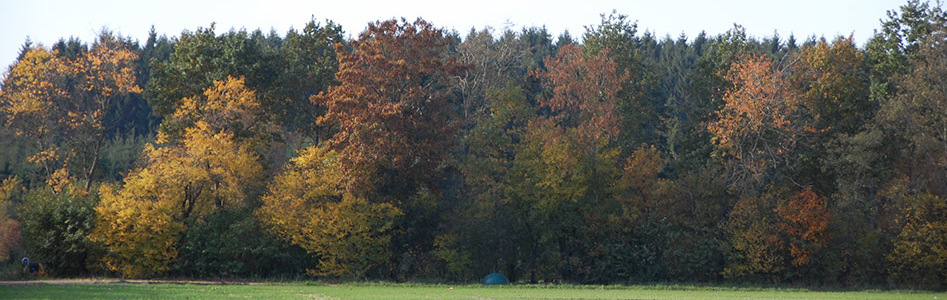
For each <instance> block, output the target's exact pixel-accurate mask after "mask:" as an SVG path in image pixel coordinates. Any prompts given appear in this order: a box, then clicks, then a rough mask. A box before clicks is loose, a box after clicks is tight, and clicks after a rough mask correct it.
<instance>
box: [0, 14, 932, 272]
mask: <svg viewBox="0 0 947 300" xmlns="http://www.w3.org/2000/svg"><path fill="white" fill-rule="evenodd" d="M879 18H880V19H881V21H880V24H879V27H878V28H879V29H878V30H877V31H876V33H875V35H874V36H873V37H872V38H871V39H870V41H868V42H867V43H865V44H864V45H863V46H861V47H859V46H858V45H856V43H855V42H854V41H853V40H852V38H851V37H845V36H840V37H831V38H818V37H811V38H806V39H805V40H803V41H800V40H797V39H796V38H795V37H792V36H790V37H788V38H786V39H783V38H782V37H780V36H778V35H777V34H774V35H773V36H770V37H764V38H761V39H760V38H756V37H751V36H747V34H746V32H745V30H744V28H743V27H741V26H739V25H735V26H734V27H733V28H732V29H731V30H729V31H727V32H725V33H722V34H719V35H716V36H710V35H707V34H700V35H698V36H696V37H685V36H680V37H678V38H671V37H664V38H661V37H656V36H654V35H653V34H651V33H649V32H647V31H640V30H639V28H638V24H636V23H635V22H633V21H632V20H631V19H630V18H628V17H627V16H624V15H620V14H616V13H612V14H610V15H603V17H602V20H601V23H600V24H597V25H594V26H589V27H588V28H587V29H586V32H584V33H583V34H582V36H580V37H574V36H571V35H569V34H568V33H564V34H561V35H558V36H557V37H556V38H555V39H554V38H553V36H552V34H551V33H550V32H548V31H547V30H546V29H544V28H523V29H520V30H517V29H512V28H506V29H503V30H495V29H481V30H476V29H475V30H471V31H470V32H468V33H466V34H461V33H458V32H451V31H445V30H444V29H441V28H439V27H437V26H436V25H434V24H430V23H428V22H425V21H423V20H421V19H418V20H417V21H411V20H404V19H401V20H385V21H377V22H373V23H370V24H368V26H367V29H364V31H362V32H360V33H359V34H357V36H356V37H354V38H351V39H346V38H345V37H344V36H345V33H344V32H343V29H342V28H340V26H338V25H336V24H335V23H333V22H331V21H324V22H319V21H316V20H315V19H314V20H313V21H311V22H310V23H308V24H306V25H305V27H304V28H303V29H302V30H290V31H289V32H286V33H285V34H283V35H280V34H279V33H277V32H270V33H263V32H261V31H259V30H257V31H252V32H248V31H246V30H233V29H231V30H229V31H226V32H220V31H218V30H217V28H215V27H214V25H213V24H211V25H210V26H209V27H207V28H197V29H196V30H194V31H184V32H182V33H181V35H180V36H175V37H170V38H168V37H164V36H160V37H159V36H157V35H156V34H155V33H154V30H152V34H151V36H150V37H149V38H148V40H146V41H144V43H140V42H139V41H134V40H131V39H129V38H125V37H122V36H121V35H119V34H115V33H112V32H108V31H103V32H102V33H101V34H100V35H99V37H98V38H97V39H96V40H95V41H94V42H92V43H91V44H88V43H87V42H85V41H80V40H76V39H68V40H66V39H63V40H61V41H59V42H58V43H55V44H53V45H39V44H33V43H31V42H30V41H27V42H26V43H25V44H24V45H23V48H22V50H21V52H20V55H19V57H18V59H17V61H15V62H13V63H12V64H11V65H10V66H9V68H7V69H6V71H5V73H4V75H3V83H2V90H0V122H2V123H3V124H4V125H5V126H3V127H2V129H0V136H2V137H0V140H2V141H3V145H2V147H0V179H2V182H3V184H2V187H0V262H2V263H0V264H2V267H0V270H2V272H0V275H2V277H4V278H23V277H24V276H35V275H24V273H23V272H22V267H21V266H20V262H19V260H20V258H22V257H24V256H28V257H30V258H31V259H32V260H33V261H36V262H40V263H42V264H43V270H41V271H42V272H45V273H47V274H48V275H50V276H89V275H95V276H120V277H124V278H141V277H145V278H154V277H185V278H224V279H230V278H243V279H254V278H274V277H275V278H303V276H311V277H315V278H341V279H372V280H394V281H410V280H444V281H475V280H477V279H479V278H480V277H481V276H483V275H484V274H487V273H489V272H491V271H499V272H501V273H504V274H506V275H507V276H509V277H510V278H511V279H512V280H514V281H517V282H540V283H550V282H567V283H635V282H718V283H728V282H731V283H745V282H752V283H762V284H771V283H776V284H802V285H817V286H823V285H825V286H843V287H859V286H916V287H928V288H943V287H945V286H947V13H945V12H944V11H943V10H942V8H941V7H940V5H939V4H928V3H922V2H918V1H916V0H912V1H910V2H908V3H907V4H906V5H904V6H902V7H900V8H898V9H894V10H892V11H890V12H889V13H888V15H887V16H879Z"/></svg>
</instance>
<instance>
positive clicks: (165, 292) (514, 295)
mask: <svg viewBox="0 0 947 300" xmlns="http://www.w3.org/2000/svg"><path fill="white" fill-rule="evenodd" d="M0 299H56V300H63V299H940V300H944V299H947V293H932V292H911V291H859V292H818V291H806V290H801V289H749V288H725V287H694V286H545V285H544V286H535V285H511V286H498V287H486V286H481V285H463V286H450V285H426V284H390V283H375V284H372V283H353V284H340V285H326V284H306V283H295V284H253V285H195V284H168V283H162V284H152V283H116V282H110V283H89V282H84V283H83V282H79V283H68V284H64V283H55V284H50V283H31V284H14V285H3V284H0Z"/></svg>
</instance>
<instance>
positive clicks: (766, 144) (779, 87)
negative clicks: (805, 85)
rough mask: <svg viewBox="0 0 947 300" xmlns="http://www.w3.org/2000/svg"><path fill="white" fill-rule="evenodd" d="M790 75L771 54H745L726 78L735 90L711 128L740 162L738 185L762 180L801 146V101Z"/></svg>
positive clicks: (736, 164)
mask: <svg viewBox="0 0 947 300" xmlns="http://www.w3.org/2000/svg"><path fill="white" fill-rule="evenodd" d="M784 77H785V76H784V74H783V71H782V70H780V69H778V68H775V67H774V63H773V62H772V60H770V59H769V58H768V57H766V56H765V55H742V56H741V57H740V58H738V59H737V60H736V61H734V62H733V63H732V64H731V65H730V70H729V72H727V76H726V78H727V80H728V81H730V82H732V83H733V86H732V87H731V88H730V89H728V90H727V92H726V94H725V95H724V98H723V101H724V106H723V107H722V108H721V109H720V110H718V111H717V112H716V114H717V120H716V121H715V122H712V123H710V124H709V125H708V130H709V131H710V133H711V134H713V138H712V141H713V143H714V145H715V146H716V148H717V150H718V151H719V152H718V153H720V154H722V155H721V156H722V157H725V158H729V159H732V160H733V162H734V165H733V166H734V168H733V172H732V174H733V175H734V176H735V178H733V179H732V182H734V183H747V180H755V181H757V182H762V181H761V180H762V179H763V177H764V176H765V175H766V174H767V173H769V172H768V170H771V169H772V168H773V167H775V166H776V165H778V163H779V162H780V159H782V158H784V157H785V155H784V154H786V153H787V152H788V151H790V150H792V149H793V147H794V146H795V143H796V139H797V137H798V135H799V133H800V131H799V124H796V123H795V122H794V121H793V113H794V112H796V110H797V106H798V103H799V100H798V99H797V97H796V95H795V93H794V91H793V89H791V88H790V86H789V85H787V84H786V79H785V78H784Z"/></svg>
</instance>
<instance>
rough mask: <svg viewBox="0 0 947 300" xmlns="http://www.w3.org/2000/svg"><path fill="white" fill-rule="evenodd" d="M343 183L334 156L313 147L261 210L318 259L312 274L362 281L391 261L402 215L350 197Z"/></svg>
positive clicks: (279, 181)
mask: <svg viewBox="0 0 947 300" xmlns="http://www.w3.org/2000/svg"><path fill="white" fill-rule="evenodd" d="M343 178H344V177H343V175H342V171H341V170H340V168H339V161H338V155H337V154H336V152H335V151H333V150H327V149H326V148H325V147H320V146H313V147H309V148H307V149H305V150H303V151H302V152H301V153H300V154H299V156H297V157H295V158H293V160H292V162H291V164H290V166H289V167H288V170H286V171H285V172H284V173H283V174H281V175H279V176H277V177H276V178H275V179H274V181H273V183H272V184H271V185H270V187H269V190H270V192H269V194H268V195H266V196H264V197H263V206H262V207H260V209H259V210H258V211H257V213H258V215H259V217H260V219H261V221H262V222H263V223H264V224H266V226H268V227H269V228H270V230H272V231H273V232H275V233H276V234H277V235H279V236H281V237H283V238H285V239H288V240H290V241H291V242H292V243H294V244H296V245H299V246H300V247H302V248H303V249H306V251H308V252H309V253H313V254H315V255H317V256H318V257H319V267H318V269H314V270H309V273H310V274H311V275H332V276H343V277H355V278H362V277H364V276H365V275H366V273H367V272H370V271H371V270H372V269H373V268H375V267H378V266H381V265H382V264H384V263H385V262H387V261H388V260H389V258H390V256H391V251H390V249H389V247H388V246H389V244H390V242H391V233H390V229H391V228H392V227H393V226H394V222H395V220H396V218H397V217H398V216H400V215H401V211H400V210H399V209H398V208H396V207H395V206H393V205H391V204H390V203H372V202H371V201H368V200H367V199H365V198H364V197H359V196H356V195H354V194H352V193H350V192H347V191H346V190H345V188H344V183H345V181H343Z"/></svg>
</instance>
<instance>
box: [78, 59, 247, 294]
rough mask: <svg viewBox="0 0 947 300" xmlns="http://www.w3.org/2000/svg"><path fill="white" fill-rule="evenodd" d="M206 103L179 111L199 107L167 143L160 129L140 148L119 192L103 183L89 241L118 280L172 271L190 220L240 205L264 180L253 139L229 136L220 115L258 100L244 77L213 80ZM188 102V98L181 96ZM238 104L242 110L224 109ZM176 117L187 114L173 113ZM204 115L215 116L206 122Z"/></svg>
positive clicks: (193, 221) (236, 112) (243, 111)
mask: <svg viewBox="0 0 947 300" xmlns="http://www.w3.org/2000/svg"><path fill="white" fill-rule="evenodd" d="M206 94H207V95H213V96H212V97H207V100H206V101H201V102H202V103H200V104H195V105H185V106H182V107H181V108H179V110H196V111H197V112H198V113H196V114H194V115H195V116H196V117H195V118H194V121H193V122H192V123H191V125H190V126H189V127H187V128H185V129H184V130H183V134H182V135H181V136H180V137H178V138H176V140H175V141H171V140H170V139H169V138H168V136H167V135H165V134H161V135H159V137H158V140H157V142H156V143H155V144H152V145H148V146H146V147H145V150H144V151H143V155H142V159H143V160H144V162H143V165H144V167H142V168H140V169H138V170H135V171H134V172H132V173H131V174H130V175H129V176H127V177H126V178H125V182H124V185H123V186H122V187H121V188H120V189H118V190H117V191H116V190H115V189H114V188H112V187H108V186H105V187H103V188H102V190H101V191H100V194H101V201H100V203H99V205H98V206H97V207H96V213H97V222H96V227H95V229H94V231H93V233H92V238H93V239H94V240H95V241H97V242H99V243H101V244H102V245H104V246H105V248H106V249H107V251H108V253H107V254H106V257H105V262H106V264H107V265H108V266H109V267H110V268H111V269H112V270H113V271H118V272H119V273H121V275H122V276H123V277H148V276H153V275H157V274H161V273H162V272H165V271H167V270H168V269H169V266H170V264H171V262H173V260H174V259H175V258H176V257H177V250H176V248H175V243H176V242H177V241H178V240H179V238H180V236H181V235H182V234H183V233H184V232H185V231H186V230H187V228H188V227H189V226H191V225H193V224H194V223H195V222H199V221H200V220H201V219H202V218H203V217H206V216H208V215H210V214H212V213H214V212H215V211H217V210H220V209H224V208H231V207H236V206H239V205H242V204H243V203H244V202H245V200H246V199H247V197H248V193H249V192H250V191H252V190H254V189H255V188H257V187H258V183H259V182H260V181H262V176H263V168H262V166H261V164H260V162H259V157H258V156H257V155H256V152H255V151H254V149H253V147H252V145H251V143H249V142H247V141H245V140H241V139H238V138H236V137H235V136H234V134H233V133H230V132H229V131H228V130H227V128H228V127H229V126H227V125H226V124H224V125H222V124H220V123H221V122H218V120H219V118H216V117H212V118H206V117H204V116H205V115H206V116H212V115H213V116H219V115H226V114H227V113H228V112H229V113H232V114H234V116H235V118H237V119H244V118H250V117H242V116H239V115H240V114H243V113H252V112H253V110H254V109H257V108H258V107H259V105H258V104H256V103H252V104H247V103H245V102H246V101H250V100H249V99H255V97H254V96H253V93H252V91H251V92H247V91H246V88H245V87H244V86H243V80H242V79H234V78H229V79H227V80H225V81H218V82H215V86H214V87H212V88H210V89H208V90H207V91H206ZM185 102H187V101H185ZM234 107H239V108H242V109H227V108H234ZM175 115H186V113H185V112H181V111H179V112H176V113H175ZM207 119H210V120H212V121H215V123H216V124H212V123H209V122H208V120H207Z"/></svg>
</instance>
